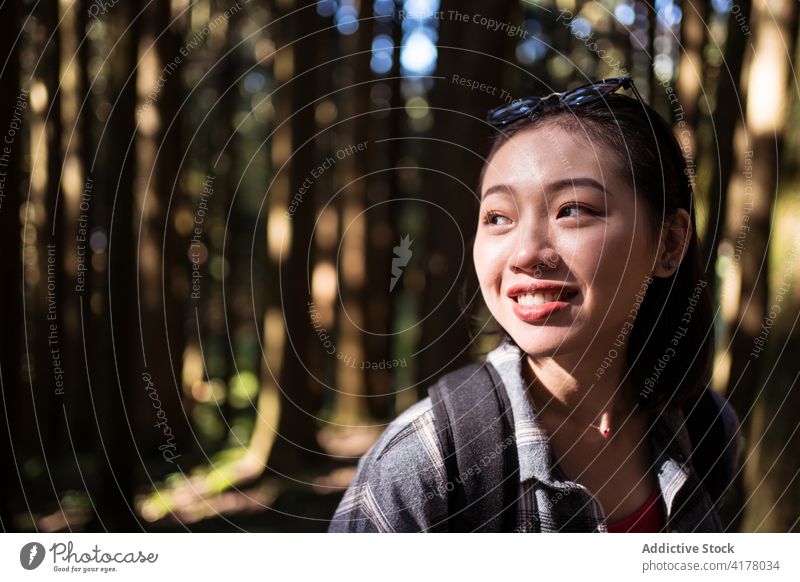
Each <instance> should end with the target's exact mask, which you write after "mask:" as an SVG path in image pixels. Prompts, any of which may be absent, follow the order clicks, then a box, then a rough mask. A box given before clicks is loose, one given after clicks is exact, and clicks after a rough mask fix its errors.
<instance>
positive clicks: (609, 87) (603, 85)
mask: <svg viewBox="0 0 800 582" xmlns="http://www.w3.org/2000/svg"><path fill="white" fill-rule="evenodd" d="M620 89H631V90H632V91H633V93H634V94H635V95H636V98H637V99H638V100H639V101H640V102H642V103H644V100H643V99H642V96H641V95H640V94H639V91H638V90H637V89H636V85H634V84H633V79H632V78H630V77H613V78H610V79H601V80H600V81H595V82H594V83H589V84H588V85H582V86H580V87H577V88H575V89H572V90H570V91H565V92H564V93H551V94H550V95H545V96H544V97H526V98H525V99H520V100H519V101H514V102H512V103H509V104H507V105H501V106H500V107H495V108H494V109H492V110H490V111H489V113H488V114H487V116H486V120H487V121H488V122H489V125H492V126H494V127H504V126H506V125H508V124H510V123H513V122H515V121H517V120H519V119H522V118H523V117H532V116H533V114H534V113H536V110H537V109H538V108H539V106H540V105H541V104H542V103H543V102H545V101H552V100H553V99H554V98H557V99H558V103H560V104H561V105H565V106H567V107H574V106H576V105H581V104H583V103H589V102H591V101H596V100H598V99H603V98H604V97H605V96H606V95H610V94H612V93H616V92H617V91H619V90H620Z"/></svg>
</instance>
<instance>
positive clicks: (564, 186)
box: [544, 176, 614, 198]
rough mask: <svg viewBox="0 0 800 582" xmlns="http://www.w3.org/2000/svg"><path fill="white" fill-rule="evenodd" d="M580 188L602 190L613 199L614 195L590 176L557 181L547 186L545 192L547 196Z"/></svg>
mask: <svg viewBox="0 0 800 582" xmlns="http://www.w3.org/2000/svg"><path fill="white" fill-rule="evenodd" d="M580 186H587V187H589V188H594V189H596V190H600V191H601V192H602V193H603V194H608V195H609V196H611V197H612V198H613V197H614V194H612V193H611V191H610V190H609V189H608V188H606V187H605V185H604V184H601V183H600V182H598V181H597V180H595V179H594V178H590V177H589V176H581V177H578V178H564V179H563V180H556V181H555V182H550V183H549V184H548V185H547V186H545V188H544V191H545V194H550V193H553V192H558V191H559V190H569V189H572V188H578V187H580Z"/></svg>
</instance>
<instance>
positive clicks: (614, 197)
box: [473, 124, 657, 356]
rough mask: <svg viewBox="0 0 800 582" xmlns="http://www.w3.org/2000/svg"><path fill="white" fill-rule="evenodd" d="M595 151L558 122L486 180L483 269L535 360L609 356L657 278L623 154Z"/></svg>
mask: <svg viewBox="0 0 800 582" xmlns="http://www.w3.org/2000/svg"><path fill="white" fill-rule="evenodd" d="M592 143H593V142H589V141H588V138H587V137H586V136H585V134H581V135H580V137H576V136H575V133H574V132H568V131H566V130H564V129H562V128H561V127H560V126H558V125H555V124H546V125H544V126H541V127H538V128H536V129H530V130H524V131H522V132H520V133H517V134H516V135H515V136H514V137H512V138H511V139H510V140H508V141H507V142H506V143H505V144H504V145H503V146H501V147H500V149H499V150H498V151H497V152H496V153H495V155H494V157H492V158H491V160H490V161H489V166H488V168H487V169H486V173H485V175H484V180H483V184H482V188H481V190H482V191H481V209H480V217H479V222H478V230H477V234H476V238H475V246H474V248H473V258H474V261H475V269H476V271H477V274H478V279H479V281H480V286H481V291H482V293H483V297H484V300H485V301H486V304H487V306H488V308H489V310H490V311H491V313H492V315H493V316H494V318H495V319H496V320H497V321H498V322H499V323H500V325H501V326H502V327H503V328H504V329H505V330H506V331H507V332H508V334H509V335H510V336H511V337H512V338H513V339H514V341H515V342H516V343H517V345H519V346H520V347H521V348H522V349H523V350H525V351H526V352H527V353H528V354H529V355H531V356H553V355H557V354H562V355H563V354H568V353H573V352H577V353H578V354H583V353H584V351H585V350H586V349H587V347H588V346H589V343H590V342H594V345H595V346H599V347H600V348H601V349H603V350H606V351H607V350H608V349H609V348H610V347H612V343H613V342H614V340H615V338H616V337H617V336H618V334H619V333H620V332H623V333H625V334H626V336H627V335H628V333H626V332H630V329H631V327H629V326H627V325H626V322H627V323H628V324H630V325H632V324H633V321H634V319H633V318H634V317H635V314H636V306H637V294H638V295H639V298H638V300H639V301H641V297H642V296H643V294H644V292H643V287H642V286H643V284H644V283H645V281H647V280H648V277H649V276H650V275H651V274H652V273H653V264H654V259H655V254H656V252H657V248H656V245H655V243H654V242H653V234H654V233H652V231H651V226H650V222H649V220H648V214H647V209H646V208H645V203H644V201H643V199H642V198H641V196H638V195H635V194H634V191H633V189H632V187H631V185H630V184H629V182H628V180H627V179H626V178H625V176H624V175H623V174H622V172H621V170H620V163H619V161H618V158H617V153H616V152H609V151H608V150H607V148H606V147H605V146H602V145H601V144H599V143H594V147H593V145H592ZM626 328H627V329H626Z"/></svg>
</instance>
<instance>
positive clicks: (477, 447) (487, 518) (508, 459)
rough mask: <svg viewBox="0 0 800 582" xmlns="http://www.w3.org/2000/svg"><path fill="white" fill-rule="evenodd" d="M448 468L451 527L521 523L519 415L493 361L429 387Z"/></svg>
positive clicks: (488, 528) (505, 527) (493, 528)
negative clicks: (518, 515) (516, 417)
mask: <svg viewBox="0 0 800 582" xmlns="http://www.w3.org/2000/svg"><path fill="white" fill-rule="evenodd" d="M428 392H429V394H430V397H431V402H432V404H433V414H434V422H435V426H436V431H437V434H438V436H439V441H440V443H441V446H442V451H443V454H444V460H445V468H446V470H447V483H445V490H446V492H447V506H448V516H447V520H446V521H447V523H446V525H447V531H451V532H474V531H478V532H499V531H507V532H508V531H512V530H513V529H514V528H515V527H516V521H517V519H516V501H517V497H518V488H519V462H518V459H517V444H516V438H515V435H514V418H513V415H512V412H511V403H510V402H509V400H508V395H507V394H506V390H505V387H504V386H503V382H502V380H501V379H500V376H499V375H498V374H497V370H495V368H494V366H492V365H491V364H490V363H489V362H485V363H483V364H472V365H469V366H466V367H464V368H461V369H459V370H456V371H455V372H451V373H449V374H447V375H445V376H443V377H442V378H441V379H440V380H439V381H438V382H437V383H436V384H435V385H434V386H432V387H431V388H430V389H429V391H428Z"/></svg>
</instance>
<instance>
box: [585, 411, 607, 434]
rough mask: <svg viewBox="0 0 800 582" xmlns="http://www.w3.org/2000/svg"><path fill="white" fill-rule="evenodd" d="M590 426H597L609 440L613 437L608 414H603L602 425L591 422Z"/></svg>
mask: <svg viewBox="0 0 800 582" xmlns="http://www.w3.org/2000/svg"><path fill="white" fill-rule="evenodd" d="M589 426H590V427H591V428H596V429H597V430H598V431H599V432H600V434H601V435H603V438H604V439H606V440H608V439H609V438H610V437H611V427H610V426H609V424H608V415H607V414H603V416H602V418H601V420H600V425H596V424H590V425H589Z"/></svg>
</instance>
